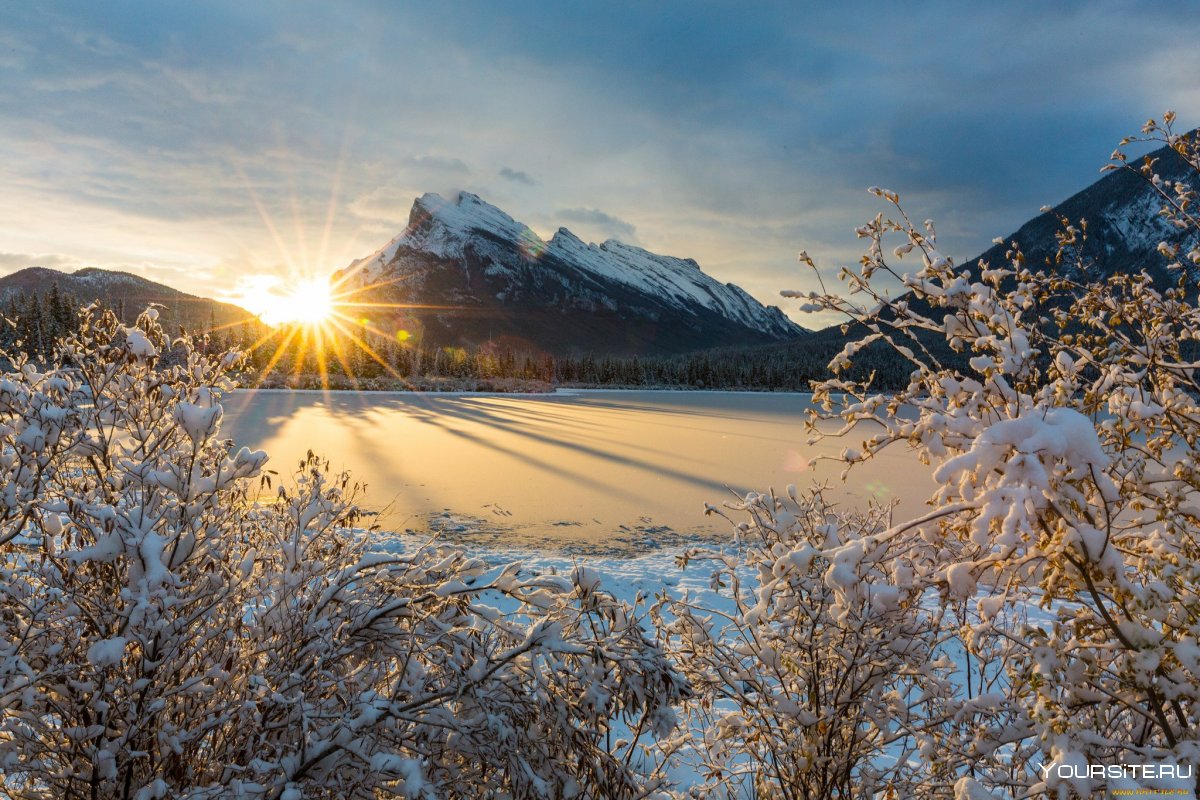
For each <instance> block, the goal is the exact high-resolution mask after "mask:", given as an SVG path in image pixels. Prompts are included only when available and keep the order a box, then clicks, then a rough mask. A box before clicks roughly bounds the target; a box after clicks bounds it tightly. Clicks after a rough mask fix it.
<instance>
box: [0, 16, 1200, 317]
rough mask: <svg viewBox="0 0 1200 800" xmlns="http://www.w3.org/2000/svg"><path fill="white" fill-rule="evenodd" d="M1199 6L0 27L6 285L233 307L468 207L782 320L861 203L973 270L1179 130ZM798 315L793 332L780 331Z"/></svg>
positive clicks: (1199, 63) (0, 181)
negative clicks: (423, 221) (109, 286)
mask: <svg viewBox="0 0 1200 800" xmlns="http://www.w3.org/2000/svg"><path fill="white" fill-rule="evenodd" d="M1197 31H1200V3H1195V2H1150V1H1149V0H1137V2H1115V1H1114V2H1106V1H1105V0H1089V1H1088V2H1070V1H1064V2H1052V3H1048V2H1045V0H1039V1H1038V2H1019V1H1018V2H996V1H993V2H987V3H968V2H961V1H960V2H946V3H936V2H928V3H926V2H912V3H896V2H883V1H882V0H881V1H880V2H867V1H866V0H862V1H860V2H857V3H853V4H851V3H828V2H814V3H807V2H787V3H771V2H762V3H745V2H741V3H738V2H728V3H726V2H708V1H706V0H690V2H671V1H670V0H663V1H662V2H635V3H623V2H594V3H593V2H577V3H562V4H559V3H534V2H525V0H508V1H507V2H504V3H494V2H486V0H481V1H480V2H445V3H421V2H412V3H396V2H378V3H375V2H357V1H355V0H339V2H336V3H333V2H316V3H307V2H286V3H285V2H271V1H270V0H266V1H260V0H256V1H255V2H246V0H238V1H237V2H219V1H218V2H205V3H183V2H154V3H151V2H145V3H139V2H120V1H119V0H118V1H117V2H106V3H94V2H79V3H53V2H48V3H37V4H33V3H16V2H10V3H4V4H3V5H0V115H2V117H0V118H2V120H3V123H2V124H0V274H6V273H9V272H13V271H15V270H17V269H20V268H22V267H26V266H31V265H40V266H47V267H54V268H60V269H65V270H71V269H75V268H79V267H84V266H98V267H105V268H111V269H123V270H127V271H130V272H134V273H137V274H140V275H144V276H145V277H148V278H151V279H154V280H158V281H162V282H164V283H167V284H170V285H172V286H175V287H177V288H180V289H183V290H185V291H189V292H193V293H196V294H202V295H207V296H215V297H221V298H238V299H241V300H242V301H243V302H246V303H247V304H252V300H253V298H254V297H255V296H256V294H258V293H262V292H277V293H278V292H281V291H283V290H284V288H285V287H286V286H287V285H288V284H289V283H291V282H294V281H296V280H297V279H299V278H302V277H309V276H314V275H315V276H318V277H319V276H323V275H325V274H328V273H330V272H332V271H334V270H336V269H339V268H341V267H344V266H346V265H347V264H348V263H349V262H350V261H351V260H353V259H355V258H359V257H362V256H364V255H367V254H369V253H371V252H373V251H374V250H376V249H377V248H379V247H381V246H382V245H383V244H384V243H385V242H387V241H388V240H389V239H390V238H392V237H393V236H395V235H396V234H398V233H400V232H401V231H402V230H403V228H404V226H405V224H406V222H407V220H408V213H409V209H410V207H411V205H412V201H413V199H414V198H415V197H417V196H419V195H421V194H423V193H425V192H438V193H441V194H443V195H447V196H450V197H453V196H454V195H455V194H456V193H457V192H458V191H460V190H467V191H471V192H474V193H476V194H478V195H480V196H481V197H483V198H484V199H485V200H487V201H488V202H491V203H493V204H495V205H498V206H499V207H501V208H503V209H504V210H505V211H507V212H508V213H509V214H510V215H512V216H513V217H514V218H516V219H518V220H520V221H522V222H524V223H526V224H528V225H529V226H530V227H531V228H532V229H533V230H534V231H535V232H537V233H539V234H541V235H543V236H549V235H550V234H552V233H553V232H554V231H555V230H557V228H558V227H559V226H565V227H568V228H570V229H571V230H573V231H574V232H575V233H577V234H578V235H579V236H580V237H581V238H583V239H585V240H588V241H603V240H605V239H608V238H617V239H621V240H623V241H626V242H630V243H633V244H637V245H640V246H642V247H645V248H647V249H649V250H652V251H655V252H659V253H665V254H669V255H674V256H679V257H689V258H695V259H696V260H697V261H699V263H700V264H701V267H702V268H703V269H704V270H705V271H706V272H708V273H709V274H711V275H713V276H714V277H716V278H718V279H720V280H722V281H732V282H735V283H737V284H739V285H741V286H742V287H744V288H745V289H747V290H748V291H749V292H750V293H751V294H753V295H754V296H756V297H757V298H758V299H759V300H761V301H763V302H766V303H770V304H777V305H781V306H782V307H783V308H784V309H785V310H787V311H789V313H791V312H792V309H791V308H789V304H790V303H791V304H794V302H795V301H784V300H782V299H781V298H780V297H779V290H781V289H804V290H807V289H810V288H815V285H814V283H815V282H814V279H813V277H812V276H811V275H810V274H808V273H806V272H805V271H803V270H802V269H801V268H800V267H799V265H798V264H797V263H796V253H797V252H798V251H799V250H801V249H804V250H807V251H808V252H809V253H810V254H811V255H813V256H814V257H815V258H816V260H817V262H818V264H819V265H821V267H822V268H823V269H824V270H826V271H828V272H829V273H830V274H833V273H834V272H835V271H836V268H837V267H838V266H840V265H842V264H846V263H852V262H854V261H856V260H857V257H858V255H859V254H860V252H861V243H860V242H859V241H858V240H857V239H856V238H855V235H854V232H853V230H854V228H855V227H856V226H858V225H860V224H862V223H863V222H864V221H866V220H867V219H870V218H872V217H873V216H874V215H875V214H876V213H877V212H878V211H881V210H884V208H883V207H882V206H881V204H880V201H879V200H878V199H876V198H874V197H872V196H871V195H869V194H868V193H867V192H866V188H867V187H868V186H872V185H878V186H884V187H886V188H889V189H892V190H894V191H897V192H899V193H900V194H901V197H902V198H903V200H904V202H905V205H906V207H907V209H908V210H909V212H910V214H911V216H913V217H914V218H916V219H924V218H927V217H928V218H933V219H934V220H935V221H936V222H937V226H938V232H939V248H940V249H941V250H942V252H944V253H946V254H948V255H951V256H953V257H955V258H956V259H960V260H961V259H966V258H969V257H972V256H974V255H977V254H978V253H980V252H981V251H982V250H984V249H985V248H986V246H987V245H988V243H989V242H990V240H991V239H992V238H993V237H995V236H1002V235H1006V234H1008V233H1011V232H1013V231H1014V230H1015V229H1016V228H1017V227H1018V226H1019V225H1020V224H1021V223H1022V222H1024V221H1025V220H1026V219H1028V218H1030V217H1032V216H1034V215H1036V214H1037V211H1038V209H1039V207H1041V206H1043V205H1046V204H1054V203H1057V202H1059V201H1061V200H1064V199H1066V198H1067V197H1068V196H1070V195H1071V194H1073V193H1074V192H1076V191H1078V190H1080V189H1082V188H1084V187H1085V186H1086V185H1088V184H1089V183H1091V182H1092V181H1094V180H1096V179H1097V178H1098V177H1099V173H1098V170H1099V168H1100V167H1101V166H1103V165H1104V164H1105V163H1106V161H1107V159H1108V156H1109V154H1110V152H1111V151H1112V149H1113V147H1114V146H1115V145H1116V143H1117V142H1118V141H1119V140H1120V138H1121V137H1122V136H1124V135H1127V134H1130V133H1133V132H1135V131H1136V130H1137V129H1138V128H1139V126H1140V125H1141V123H1142V122H1143V121H1144V120H1145V119H1147V118H1149V117H1151V116H1158V115H1161V113H1162V112H1163V111H1164V110H1166V109H1168V108H1172V109H1175V110H1176V111H1177V112H1178V113H1179V126H1180V127H1186V128H1191V127H1195V126H1196V125H1198V124H1200V81H1197V80H1196V79H1195V76H1196V75H1200V48H1197V47H1195V33H1196V32H1197ZM794 316H797V317H799V315H798V314H794Z"/></svg>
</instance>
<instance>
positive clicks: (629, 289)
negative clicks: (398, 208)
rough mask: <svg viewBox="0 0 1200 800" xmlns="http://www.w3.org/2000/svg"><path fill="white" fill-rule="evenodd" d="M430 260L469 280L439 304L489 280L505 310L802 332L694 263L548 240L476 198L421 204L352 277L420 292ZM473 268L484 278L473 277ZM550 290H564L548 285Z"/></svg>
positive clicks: (767, 336)
mask: <svg viewBox="0 0 1200 800" xmlns="http://www.w3.org/2000/svg"><path fill="white" fill-rule="evenodd" d="M430 259H433V260H436V261H438V262H453V263H455V264H458V265H461V267H462V269H463V270H464V274H465V275H466V279H465V284H464V286H463V287H457V289H458V291H457V292H456V294H455V296H454V297H453V298H441V299H452V300H454V301H461V300H463V297H464V293H465V294H467V295H469V294H470V292H471V291H472V290H473V289H476V288H481V286H480V284H482V283H486V284H487V285H488V291H489V292H490V293H491V294H492V296H494V297H495V298H496V299H497V300H499V301H500V302H501V303H512V302H515V301H518V300H520V299H521V298H526V299H532V298H534V297H541V298H542V299H547V298H550V299H554V300H557V301H558V302H559V303H560V304H565V305H566V306H567V307H570V308H571V309H572V310H573V311H576V312H578V311H580V310H593V311H600V310H608V311H613V312H617V311H620V310H622V309H623V310H625V311H627V312H629V313H630V314H641V315H642V316H643V317H645V318H648V319H651V320H654V321H661V320H662V318H663V316H664V314H666V315H667V316H669V315H671V314H677V315H682V316H683V317H685V318H695V317H697V316H698V315H700V316H704V317H705V320H706V324H707V326H708V327H709V328H711V327H712V325H713V321H714V320H716V319H720V320H724V321H726V322H728V323H730V324H731V325H733V326H736V327H738V328H742V329H745V330H746V331H747V332H750V333H751V334H757V335H759V336H760V337H762V340H763V341H773V340H780V339H786V338H791V337H794V336H797V335H799V334H801V333H803V329H802V328H800V327H799V326H797V325H796V324H795V323H793V322H791V320H789V319H788V318H787V317H786V316H784V314H783V313H782V312H781V311H780V310H779V309H778V308H774V307H764V306H763V305H762V304H760V303H759V302H758V301H757V300H755V299H754V298H753V297H751V296H750V295H749V294H747V293H746V292H745V291H744V290H742V289H741V288H740V287H738V286H735V285H734V284H722V283H720V282H719V281H717V280H715V279H713V278H712V277H710V276H708V275H706V274H705V273H704V272H703V271H701V269H700V266H699V264H697V263H696V262H695V261H694V260H692V259H681V258H674V257H671V256H662V255H657V254H655V253H651V252H649V251H648V250H644V249H642V248H640V247H634V246H632V245H627V244H624V243H622V242H619V241H616V240H612V239H610V240H608V241H606V242H604V243H603V244H589V243H585V242H583V241H582V240H581V239H580V238H579V237H577V236H575V235H574V234H573V233H571V232H570V231H569V230H567V229H566V228H560V229H559V230H558V232H557V233H556V234H555V235H554V236H553V237H552V238H551V239H550V241H549V242H547V241H544V240H543V239H542V238H541V237H539V236H538V235H537V234H535V233H534V232H533V231H532V230H530V228H529V227H528V226H527V225H524V224H523V223H521V222H518V221H517V220H514V219H513V218H512V217H511V216H509V215H508V214H506V213H505V212H503V211H502V210H500V209H499V208H496V207H495V206H493V205H491V204H489V203H487V202H485V201H483V200H482V199H480V198H479V197H478V196H477V195H474V194H470V193H469V192H462V193H461V194H460V195H459V196H458V198H457V201H456V202H450V201H448V200H446V199H444V198H442V197H441V196H439V195H436V194H426V195H423V196H422V197H420V198H418V199H417V200H416V202H415V203H414V204H413V209H412V212H411V215H410V220H409V225H408V227H407V228H406V229H405V231H404V232H403V233H401V234H400V235H399V236H397V237H395V238H394V239H392V240H391V241H390V242H388V243H387V244H386V245H385V246H384V247H382V248H380V249H379V250H378V251H376V252H375V253H373V254H372V255H370V256H368V257H366V258H364V259H361V260H359V261H356V262H354V263H353V264H351V265H350V268H349V272H350V273H351V275H357V278H356V280H357V282H358V283H359V285H363V286H369V285H372V284H377V283H381V282H384V283H387V282H390V283H393V284H400V283H405V284H408V285H409V286H410V287H412V289H413V291H415V290H416V288H417V287H423V286H425V285H426V283H427V282H428V280H429V278H430V276H429V274H428V273H429V272H430V265H429V261H430ZM471 263H474V264H475V265H476V266H477V267H478V272H479V275H478V276H473V275H472V274H471V272H470V271H471V267H470V264H471ZM553 286H557V287H558V289H559V291H558V292H557V293H555V292H554V291H551V290H550V289H548V288H547V287H553ZM424 299H425V300H426V301H430V300H433V299H436V298H429V297H425V298H424ZM705 338H706V337H704V336H701V337H699V339H698V340H697V341H698V342H700V340H703V339H705ZM709 344H710V343H709V342H708V341H703V342H702V343H700V344H698V345H697V346H708V345H709ZM675 349H678V348H675Z"/></svg>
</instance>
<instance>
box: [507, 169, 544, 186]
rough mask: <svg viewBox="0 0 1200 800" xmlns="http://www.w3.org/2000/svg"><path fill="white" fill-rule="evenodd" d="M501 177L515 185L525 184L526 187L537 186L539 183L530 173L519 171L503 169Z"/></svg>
mask: <svg viewBox="0 0 1200 800" xmlns="http://www.w3.org/2000/svg"><path fill="white" fill-rule="evenodd" d="M500 177H501V178H505V179H507V180H510V181H513V182H514V183H523V184H525V185H526V186H537V181H535V180H534V179H533V178H531V177H529V173H528V172H525V171H523V170H519V169H511V168H509V167H502V168H501V169H500Z"/></svg>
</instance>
